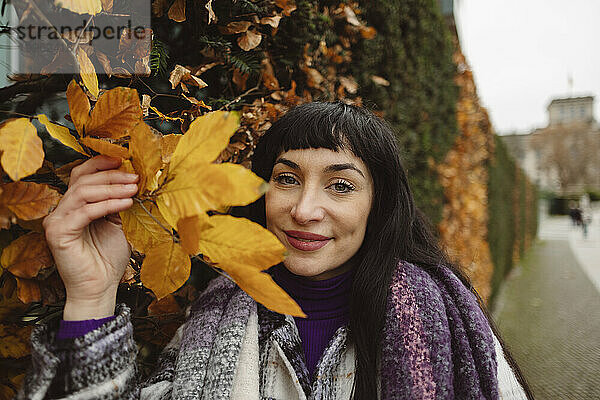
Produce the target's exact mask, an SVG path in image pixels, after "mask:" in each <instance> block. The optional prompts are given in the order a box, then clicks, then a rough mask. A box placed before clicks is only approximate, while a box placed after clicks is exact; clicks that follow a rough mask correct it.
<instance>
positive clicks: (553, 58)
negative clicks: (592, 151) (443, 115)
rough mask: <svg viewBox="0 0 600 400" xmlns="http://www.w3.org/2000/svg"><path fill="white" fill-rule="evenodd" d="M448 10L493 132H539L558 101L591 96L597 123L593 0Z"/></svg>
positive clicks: (476, 4) (599, 32)
mask: <svg viewBox="0 0 600 400" xmlns="http://www.w3.org/2000/svg"><path fill="white" fill-rule="evenodd" d="M454 3H455V4H454V15H455V19H456V25H457V30H458V35H459V38H460V42H461V47H462V51H463V53H464V54H465V56H466V58H467V62H468V63H469V64H470V66H471V69H472V70H473V75H474V77H475V84H476V85H477V90H478V94H479V98H480V100H481V102H482V104H483V105H484V106H485V107H486V108H487V109H488V112H489V114H490V118H491V120H492V124H493V126H494V128H495V131H496V133H498V134H507V133H528V132H530V131H531V130H532V129H534V128H541V127H544V126H546V125H547V123H548V116H547V110H546V107H547V106H548V104H549V103H550V101H551V100H552V99H553V98H557V97H577V96H587V95H592V96H595V102H594V103H595V104H594V114H595V118H596V120H597V121H598V120H600V43H599V40H600V1H598V0H454ZM569 76H571V77H572V87H571V88H570V85H569Z"/></svg>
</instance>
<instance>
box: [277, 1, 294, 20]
mask: <svg viewBox="0 0 600 400" xmlns="http://www.w3.org/2000/svg"><path fill="white" fill-rule="evenodd" d="M275 4H276V5H277V7H279V8H281V9H282V10H283V15H285V16H286V17H289V16H290V15H291V14H292V12H293V11H294V10H296V8H297V7H296V2H295V1H294V0H275Z"/></svg>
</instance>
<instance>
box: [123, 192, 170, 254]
mask: <svg viewBox="0 0 600 400" xmlns="http://www.w3.org/2000/svg"><path fill="white" fill-rule="evenodd" d="M133 199H134V200H135V201H137V202H138V203H139V204H140V207H142V209H143V210H144V211H145V212H146V214H148V215H149V216H150V218H152V219H153V220H154V222H156V223H157V224H158V225H159V226H160V227H161V228H163V229H164V230H165V231H166V232H167V233H168V234H169V235H171V237H172V238H173V240H174V241H175V242H176V243H177V242H179V239H177V238H176V237H175V235H173V232H171V230H170V229H167V228H166V227H165V226H164V225H163V224H162V223H161V222H160V221H159V220H157V219H156V217H155V216H154V215H152V213H151V212H150V211H148V209H147V208H146V207H145V206H144V202H143V201H142V200H140V199H138V198H137V197H134V198H133Z"/></svg>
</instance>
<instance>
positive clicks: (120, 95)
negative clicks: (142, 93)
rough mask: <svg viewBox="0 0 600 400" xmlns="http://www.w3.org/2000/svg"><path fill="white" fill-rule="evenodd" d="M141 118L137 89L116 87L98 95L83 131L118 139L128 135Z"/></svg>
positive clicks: (87, 133) (92, 134) (88, 133)
mask: <svg viewBox="0 0 600 400" xmlns="http://www.w3.org/2000/svg"><path fill="white" fill-rule="evenodd" d="M141 119H142V108H141V107H140V99H139V97H138V93H137V90H135V89H130V88H125V87H116V88H114V89H111V90H109V91H107V92H105V93H104V94H103V95H102V96H100V98H99V99H98V102H97V103H96V106H95V107H94V109H93V110H92V115H91V117H90V121H89V123H88V124H87V125H86V129H85V131H86V132H85V133H86V135H91V136H100V137H108V138H112V139H118V138H121V137H123V136H126V135H128V134H129V131H130V130H131V129H132V128H134V127H135V126H136V125H137V124H138V123H139V121H140V120H141Z"/></svg>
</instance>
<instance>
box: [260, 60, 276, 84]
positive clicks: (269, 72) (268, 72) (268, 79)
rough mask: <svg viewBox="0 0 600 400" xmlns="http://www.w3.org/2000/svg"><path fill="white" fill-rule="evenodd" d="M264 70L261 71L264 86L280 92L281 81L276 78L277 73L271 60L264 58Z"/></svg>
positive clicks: (262, 62)
mask: <svg viewBox="0 0 600 400" xmlns="http://www.w3.org/2000/svg"><path fill="white" fill-rule="evenodd" d="M261 64H262V69H261V70H260V76H261V77H262V80H263V85H265V87H266V88H267V89H269V90H279V89H280V87H279V81H278V80H277V78H276V77H275V71H274V70H273V65H271V61H270V60H269V58H268V57H267V58H264V59H263V60H262V61H261Z"/></svg>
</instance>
